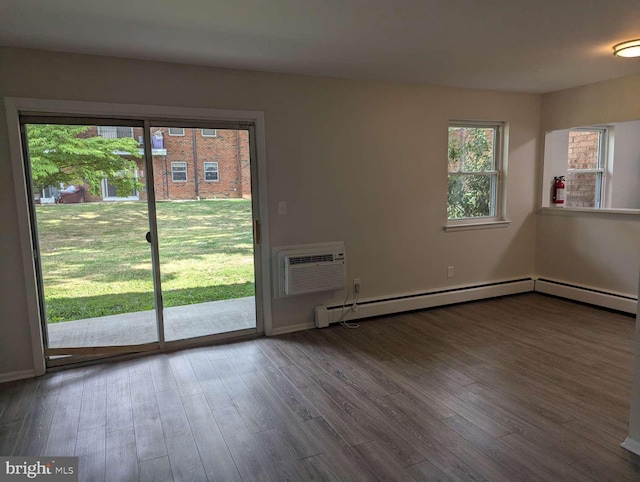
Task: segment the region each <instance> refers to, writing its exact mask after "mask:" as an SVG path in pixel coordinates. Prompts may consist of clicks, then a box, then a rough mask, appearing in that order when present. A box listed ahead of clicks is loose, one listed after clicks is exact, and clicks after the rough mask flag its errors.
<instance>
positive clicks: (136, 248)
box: [36, 200, 254, 323]
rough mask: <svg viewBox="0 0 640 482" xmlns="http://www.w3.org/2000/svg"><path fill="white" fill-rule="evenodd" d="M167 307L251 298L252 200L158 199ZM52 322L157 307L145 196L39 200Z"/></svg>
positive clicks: (40, 228)
mask: <svg viewBox="0 0 640 482" xmlns="http://www.w3.org/2000/svg"><path fill="white" fill-rule="evenodd" d="M157 212H158V231H159V239H160V272H161V275H162V293H163V301H164V306H165V307H170V306H180V305H188V304H193V303H202V302H206V301H215V300H223V299H229V298H238V297H243V296H253V294H254V271H253V239H252V229H251V228H252V226H251V201H249V200H214V201H188V202H161V203H158V205H157ZM36 217H37V222H38V233H39V238H40V246H41V252H42V272H43V278H44V291H45V300H46V311H47V321H48V322H49V323H57V322H60V321H69V320H77V319H84V318H92V317H98V316H105V315H113V314H118V313H128V312H132V311H142V310H150V309H153V307H154V300H153V280H152V271H151V250H150V246H149V244H148V243H147V242H146V240H145V234H146V232H147V231H148V229H149V228H148V224H149V223H148V218H147V205H146V203H144V202H123V203H86V204H59V205H44V206H38V207H37V209H36Z"/></svg>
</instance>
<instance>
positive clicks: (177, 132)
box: [169, 127, 184, 136]
mask: <svg viewBox="0 0 640 482" xmlns="http://www.w3.org/2000/svg"><path fill="white" fill-rule="evenodd" d="M169 135H170V136H183V135H184V129H183V128H182V127H169Z"/></svg>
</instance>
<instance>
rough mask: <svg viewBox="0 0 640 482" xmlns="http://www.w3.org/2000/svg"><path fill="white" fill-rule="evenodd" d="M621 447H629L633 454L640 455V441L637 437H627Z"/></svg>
mask: <svg viewBox="0 0 640 482" xmlns="http://www.w3.org/2000/svg"><path fill="white" fill-rule="evenodd" d="M620 447H622V448H623V449H627V450H628V451H629V452H631V453H633V454H636V455H640V442H638V441H637V440H635V439H632V438H629V437H627V439H626V440H625V441H624V442H622V443H621V444H620Z"/></svg>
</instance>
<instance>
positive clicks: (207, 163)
mask: <svg viewBox="0 0 640 482" xmlns="http://www.w3.org/2000/svg"><path fill="white" fill-rule="evenodd" d="M203 167H204V182H220V167H219V165H218V162H217V161H205V162H204V163H203ZM207 167H213V168H215V169H212V170H211V171H210V172H215V173H216V178H215V179H213V180H209V179H207Z"/></svg>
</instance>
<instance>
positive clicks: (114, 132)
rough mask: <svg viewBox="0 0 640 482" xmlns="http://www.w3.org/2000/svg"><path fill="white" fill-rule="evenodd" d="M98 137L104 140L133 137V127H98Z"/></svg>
mask: <svg viewBox="0 0 640 482" xmlns="http://www.w3.org/2000/svg"><path fill="white" fill-rule="evenodd" d="M98 135H99V136H100V137H103V138H105V139H121V138H123V137H133V127H121V126H98Z"/></svg>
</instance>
